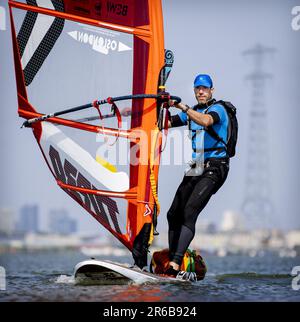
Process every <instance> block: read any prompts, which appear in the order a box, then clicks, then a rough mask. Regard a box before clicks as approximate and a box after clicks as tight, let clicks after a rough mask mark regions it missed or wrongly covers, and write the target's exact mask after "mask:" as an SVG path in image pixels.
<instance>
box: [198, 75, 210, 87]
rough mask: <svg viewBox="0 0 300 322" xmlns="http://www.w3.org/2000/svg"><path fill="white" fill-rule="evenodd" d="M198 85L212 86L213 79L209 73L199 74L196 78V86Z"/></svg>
mask: <svg viewBox="0 0 300 322" xmlns="http://www.w3.org/2000/svg"><path fill="white" fill-rule="evenodd" d="M198 86H204V87H208V88H212V87H213V81H212V79H211V77H210V76H209V75H206V74H199V75H198V76H197V77H196V78H195V80H194V87H198Z"/></svg>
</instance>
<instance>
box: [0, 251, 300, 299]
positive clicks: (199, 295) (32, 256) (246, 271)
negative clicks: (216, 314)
mask: <svg viewBox="0 0 300 322" xmlns="http://www.w3.org/2000/svg"><path fill="white" fill-rule="evenodd" d="M85 259H87V257H86V256H84V255H82V254H80V253H79V252H76V251H64V252H62V251H57V252H54V251H53V252H49V251H48V252H34V253H11V254H1V255H0V266H3V267H4V268H5V270H6V290H5V291H3V290H2V291H1V290H0V301H2V302H3V301H30V302H32V301H61V302H63V301H100V302H115V301H117V302H128V301H130V302H146V301H150V302H152V301H154V302H159V301H163V302H178V301H186V302H198V301H300V290H299V291H295V290H293V289H292V279H293V277H292V276H291V271H292V268H293V267H294V266H300V257H296V258H280V257H278V256H277V255H274V254H271V253H269V254H266V255H265V256H263V257H253V258H251V257H248V256H241V255H231V256H226V257H217V256H213V255H205V259H206V263H207V266H208V274H207V276H206V278H205V280H204V281H201V282H198V283H196V284H193V285H190V284H183V285H182V284H164V285H158V284H152V285H115V286H105V285H104V286H103V285H102V286H99V285H97V286H80V285H75V284H74V279H73V277H72V273H73V268H74V266H75V265H76V264H77V263H78V262H80V261H82V260H85ZM101 259H109V260H113V261H118V262H124V263H131V262H132V260H131V258H130V257H129V256H128V257H104V256H101Z"/></svg>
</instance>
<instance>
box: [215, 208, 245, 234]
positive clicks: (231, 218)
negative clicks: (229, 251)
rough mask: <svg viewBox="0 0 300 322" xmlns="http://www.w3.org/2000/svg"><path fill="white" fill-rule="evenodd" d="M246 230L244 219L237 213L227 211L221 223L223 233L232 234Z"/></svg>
mask: <svg viewBox="0 0 300 322" xmlns="http://www.w3.org/2000/svg"><path fill="white" fill-rule="evenodd" d="M243 229H244V225H243V221H242V217H241V215H240V214H238V213H237V212H234V211H232V210H227V211H225V212H224V214H223V219H222V223H221V231H224V232H232V231H235V232H236V231H241V230H243Z"/></svg>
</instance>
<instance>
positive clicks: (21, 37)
mask: <svg viewBox="0 0 300 322" xmlns="http://www.w3.org/2000/svg"><path fill="white" fill-rule="evenodd" d="M8 3H9V10H10V21H11V31H12V43H13V52H14V63H15V73H16V83H17V96H18V114H19V116H20V117H22V118H24V119H25V122H24V124H23V125H24V127H25V128H29V129H31V130H32V132H33V134H34V137H35V139H36V141H37V143H38V146H39V148H40V151H41V153H42V155H43V157H44V160H45V162H46V164H47V166H48V168H49V170H50V172H51V173H52V175H53V177H54V179H55V181H56V183H57V185H58V186H59V187H60V188H61V189H62V190H63V191H64V192H65V193H66V194H67V195H69V196H70V197H71V198H73V199H74V201H76V202H77V203H78V204H80V205H81V206H82V207H83V208H84V210H85V211H86V212H88V213H89V214H90V215H92V216H93V217H94V218H95V219H96V220H97V221H98V222H99V223H100V224H101V225H102V226H103V227H105V228H106V229H107V230H108V231H109V232H110V233H111V234H112V235H113V236H114V237H116V238H117V239H118V240H119V241H120V242H121V243H122V244H123V245H124V246H126V247H127V248H128V249H129V251H131V252H132V254H133V257H134V260H135V262H136V264H137V265H139V266H140V267H141V266H143V263H144V262H145V258H146V257H147V248H148V246H149V245H150V244H151V242H152V240H153V235H154V234H155V224H156V220H157V216H158V214H159V210H160V207H159V201H158V196H157V186H158V172H159V162H160V155H161V146H162V136H163V134H162V128H163V127H164V125H165V124H167V115H168V114H167V113H166V109H165V108H164V107H165V104H166V101H167V100H168V99H170V98H172V99H174V97H172V96H170V95H169V94H166V93H165V83H166V80H167V78H168V75H169V73H170V70H171V67H172V63H173V55H172V52H171V51H165V49H164V34H163V15H162V5H161V0H123V1H114V0H98V1H90V0H87V1H75V0H20V1H14V0H9V1H8ZM175 99H177V100H180V98H176V97H175ZM36 180H38V179H36Z"/></svg>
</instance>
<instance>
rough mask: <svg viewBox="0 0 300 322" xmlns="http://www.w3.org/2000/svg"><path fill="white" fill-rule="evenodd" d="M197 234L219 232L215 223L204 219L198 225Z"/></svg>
mask: <svg viewBox="0 0 300 322" xmlns="http://www.w3.org/2000/svg"><path fill="white" fill-rule="evenodd" d="M197 232H199V233H207V234H215V233H216V232H217V227H216V225H215V224H214V223H213V222H209V221H206V220H204V219H202V220H199V222H198V223H197Z"/></svg>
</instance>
